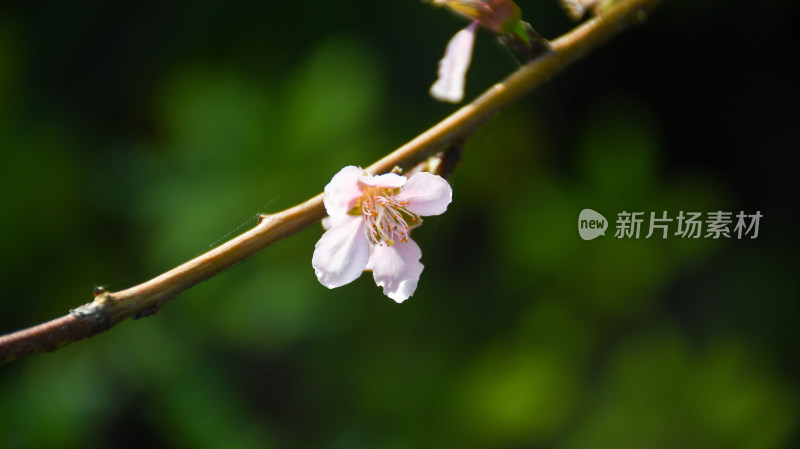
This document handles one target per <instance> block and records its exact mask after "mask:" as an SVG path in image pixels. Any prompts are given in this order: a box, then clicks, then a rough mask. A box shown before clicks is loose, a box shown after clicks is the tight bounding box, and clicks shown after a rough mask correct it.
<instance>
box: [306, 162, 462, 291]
mask: <svg viewBox="0 0 800 449" xmlns="http://www.w3.org/2000/svg"><path fill="white" fill-rule="evenodd" d="M452 197H453V189H452V188H451V187H450V184H448V183H447V181H445V180H444V179H443V178H442V177H440V176H436V175H433V174H430V173H427V172H421V173H416V174H414V175H413V176H411V177H410V178H408V179H406V178H405V177H403V176H400V175H397V174H394V173H389V174H385V175H378V176H373V175H370V174H368V173H367V172H365V171H364V170H362V169H360V168H358V167H354V166H348V167H345V168H343V169H342V170H341V171H339V173H337V174H336V175H335V176H334V177H333V179H331V182H330V183H329V184H328V185H327V186H325V197H324V200H323V201H324V203H325V210H326V211H327V212H328V217H327V218H326V219H325V220H323V226H324V227H325V229H326V230H327V231H326V232H325V234H323V235H322V238H320V239H319V242H317V245H316V246H315V249H314V256H313V258H312V259H311V265H312V266H313V267H314V272H315V273H316V275H317V279H319V282H320V283H321V284H322V285H324V286H326V287H328V288H335V287H340V286H342V285H345V284H349V283H350V282H352V281H354V280H356V279H357V278H358V277H359V276H361V272H363V271H364V270H372V275H373V277H374V278H375V283H376V284H378V286H380V287H383V293H384V294H385V295H386V296H388V297H390V298H392V299H393V300H395V301H397V302H398V303H400V302H403V301H405V300H406V299H408V298H409V297H410V296H411V295H413V294H414V290H416V288H417V282H418V281H419V275H420V274H421V273H422V268H423V265H422V264H421V263H420V262H419V260H420V258H421V257H422V251H421V250H420V249H419V246H418V245H417V244H416V243H415V242H414V241H413V240H411V238H410V233H411V230H412V229H414V228H416V227H417V226H419V225H420V224H421V223H422V219H421V218H420V217H421V216H429V215H439V214H441V213H443V212H444V211H445V210H447V206H448V205H449V204H450V202H451V201H452Z"/></svg>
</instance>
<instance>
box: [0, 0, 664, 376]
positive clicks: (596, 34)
mask: <svg viewBox="0 0 800 449" xmlns="http://www.w3.org/2000/svg"><path fill="white" fill-rule="evenodd" d="M658 3H659V0H620V1H619V2H618V3H617V4H616V6H614V7H611V8H609V9H607V10H603V12H602V16H600V17H595V18H593V19H591V20H589V21H587V22H586V23H584V24H582V25H580V26H578V27H577V28H575V29H574V30H572V31H570V32H569V33H567V34H566V35H564V36H562V37H560V38H558V39H556V40H555V41H553V42H552V47H553V48H552V51H551V52H549V53H547V54H545V55H543V56H541V57H539V58H537V59H536V60H534V61H532V62H530V63H528V64H526V65H524V66H522V67H520V68H519V69H518V70H516V71H515V72H514V73H512V74H511V75H510V76H509V77H508V78H506V79H505V80H504V81H502V82H500V83H498V84H495V85H494V86H492V87H491V88H489V89H488V90H487V91H486V92H484V93H483V94H482V95H481V96H479V97H478V98H477V99H476V100H475V101H473V102H472V103H470V104H468V105H466V106H464V107H462V108H461V109H459V110H457V111H456V112H455V113H453V114H452V115H450V116H449V117H447V118H446V119H444V120H442V121H441V122H439V123H438V124H436V125H435V126H433V127H432V128H430V129H429V130H427V131H425V132H423V133H422V134H420V135H419V136H417V137H416V138H414V139H413V140H411V141H410V142H408V143H407V144H405V145H403V146H402V147H400V148H398V149H397V150H395V151H394V152H392V153H390V154H389V155H387V156H385V157H384V158H382V159H381V160H379V161H377V162H375V163H374V164H372V165H371V166H369V167H368V168H367V170H368V171H370V172H372V173H375V174H377V173H384V172H388V171H390V170H392V169H393V168H394V167H396V166H400V167H403V168H406V169H408V168H410V167H413V166H414V165H416V164H417V163H419V162H421V161H423V160H424V159H425V158H427V157H430V156H431V155H433V154H434V153H436V152H438V151H442V150H444V149H446V148H448V147H449V146H450V145H452V144H460V142H462V141H464V140H465V139H466V138H467V137H468V136H470V135H472V134H473V133H474V132H475V130H476V129H477V128H478V127H479V126H481V125H482V124H484V123H486V122H487V121H488V120H489V119H490V118H492V117H493V116H494V115H495V114H497V113H498V112H499V111H501V110H502V109H504V108H507V107H508V106H509V105H511V104H512V103H514V102H515V101H516V100H518V99H519V98H521V97H523V96H524V95H525V94H527V93H528V92H530V91H531V90H533V89H534V88H536V87H537V86H539V85H541V84H542V83H543V82H545V81H547V80H548V79H549V78H550V77H552V76H553V75H555V74H556V73H558V72H559V71H561V69H563V68H564V67H566V66H567V65H569V64H570V63H572V62H573V61H575V60H577V59H579V58H581V57H582V56H583V55H585V54H586V53H587V52H589V51H590V50H591V49H593V48H595V47H597V46H598V45H600V44H601V43H603V42H605V41H606V40H608V39H609V38H610V37H611V36H613V35H615V34H617V33H618V32H620V31H622V30H623V29H625V28H627V27H628V26H630V25H631V24H634V23H639V22H642V21H643V20H644V18H645V17H646V11H649V10H650V9H652V8H653V7H655V6H656V5H657V4H658ZM324 217H325V208H324V207H323V204H322V194H319V195H317V196H315V197H313V198H311V199H309V200H307V201H305V202H304V203H302V204H299V205H297V206H294V207H292V208H290V209H287V210H284V211H282V212H279V213H276V214H273V215H262V216H260V218H261V220H260V221H259V223H258V224H257V225H256V226H255V227H254V228H253V229H251V230H249V231H247V232H245V233H244V234H241V235H239V236H238V237H235V238H233V239H232V240H229V241H228V242H226V243H224V244H222V245H220V246H219V247H217V248H214V249H212V250H211V251H209V252H207V253H205V254H203V255H201V256H199V257H197V258H195V259H192V260H190V261H188V262H186V263H184V264H183V265H180V266H178V267H176V268H173V269H172V270H170V271H167V272H166V273H164V274H162V275H160V276H158V277H156V278H154V279H151V280H149V281H147V282H144V283H142V284H139V285H136V286H134V287H131V288H129V289H127V290H121V291H118V292H106V291H103V290H99V291H95V298H94V300H93V301H92V302H90V303H88V304H84V305H82V306H80V307H78V308H76V309H73V310H71V311H70V313H69V315H66V316H63V317H60V318H57V319H54V320H51V321H48V322H46V323H43V324H40V325H38V326H34V327H31V328H28V329H24V330H21V331H17V332H13V333H10V334H7V335H4V336H1V337H0V364H2V363H6V362H10V361H12V360H17V359H20V358H23V357H28V356H30V355H33V354H38V353H40V352H45V351H53V350H56V349H59V348H61V347H64V346H66V345H68V344H70V343H72V342H74V341H78V340H82V339H84V338H89V337H91V336H93V335H96V334H97V333H100V332H103V331H105V330H107V329H109V328H111V327H112V326H114V325H115V324H117V323H119V322H120V321H122V320H125V319H127V318H130V317H136V318H139V317H142V316H147V315H150V314H153V313H155V312H157V311H158V310H159V309H160V308H161V306H163V305H164V304H165V303H166V302H167V301H169V300H170V299H172V298H174V297H175V296H176V295H178V294H179V293H180V292H182V291H184V290H186V289H188V288H190V287H192V286H194V285H196V284H198V283H200V282H201V281H204V280H206V279H209V278H211V277H212V276H215V275H216V274H218V273H220V272H221V271H223V270H225V269H226V268H228V267H230V266H232V265H235V264H236V263H238V262H241V261H243V260H245V259H247V258H249V257H250V256H252V255H253V254H255V253H257V252H259V251H261V250H263V249H264V248H266V247H267V246H269V245H271V244H272V243H274V242H276V241H278V240H280V239H283V238H286V237H288V236H290V235H292V234H294V233H296V232H297V231H299V230H301V229H304V228H306V227H308V226H310V225H311V224H313V223H315V222H317V221H319V220H320V219H322V218H324Z"/></svg>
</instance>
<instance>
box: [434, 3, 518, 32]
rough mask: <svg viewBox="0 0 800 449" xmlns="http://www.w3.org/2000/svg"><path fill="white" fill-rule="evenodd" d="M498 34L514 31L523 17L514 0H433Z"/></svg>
mask: <svg viewBox="0 0 800 449" xmlns="http://www.w3.org/2000/svg"><path fill="white" fill-rule="evenodd" d="M433 4H434V5H435V6H446V7H448V8H450V9H451V10H453V11H455V12H456V13H458V14H460V15H462V16H464V17H466V18H468V19H470V20H474V21H476V22H478V23H480V24H481V26H483V27H484V28H486V29H488V30H491V31H493V32H495V33H498V34H505V33H509V32H511V31H512V29H513V28H514V27H515V26H517V25H518V23H519V22H520V20H521V19H522V12H521V11H520V9H519V6H517V4H516V3H514V2H513V1H512V0H433Z"/></svg>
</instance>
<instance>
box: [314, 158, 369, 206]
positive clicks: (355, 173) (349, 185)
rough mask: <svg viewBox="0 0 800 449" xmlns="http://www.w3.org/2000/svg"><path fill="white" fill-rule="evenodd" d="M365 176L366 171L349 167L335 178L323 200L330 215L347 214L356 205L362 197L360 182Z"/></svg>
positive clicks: (327, 187)
mask: <svg viewBox="0 0 800 449" xmlns="http://www.w3.org/2000/svg"><path fill="white" fill-rule="evenodd" d="M363 174H364V170H362V169H360V168H358V167H355V166H353V165H349V166H347V167H345V168H343V169H341V170H339V173H336V174H335V175H334V176H333V178H332V179H331V182H329V183H328V185H326V186H325V196H324V197H323V200H322V201H323V203H325V210H326V211H327V212H328V215H344V214H347V213H348V212H350V209H352V208H353V207H354V206H355V205H356V201H358V198H360V197H361V186H360V185H359V184H358V181H359V178H360V177H361V176H362V175H363Z"/></svg>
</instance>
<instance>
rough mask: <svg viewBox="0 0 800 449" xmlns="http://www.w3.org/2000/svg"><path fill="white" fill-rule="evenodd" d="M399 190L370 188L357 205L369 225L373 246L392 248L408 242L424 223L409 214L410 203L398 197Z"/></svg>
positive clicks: (369, 237) (368, 231)
mask: <svg viewBox="0 0 800 449" xmlns="http://www.w3.org/2000/svg"><path fill="white" fill-rule="evenodd" d="M398 191H399V189H387V188H382V187H369V188H367V189H365V190H364V194H363V195H362V196H361V199H360V200H359V202H358V203H357V204H356V210H355V212H356V213H358V212H359V207H360V212H361V215H362V216H363V217H364V221H366V223H367V228H366V231H367V238H368V239H369V241H370V243H371V244H373V245H383V244H386V245H388V246H392V245H394V244H395V243H398V242H407V241H408V236H409V234H410V233H411V230H412V229H414V228H416V227H417V226H419V225H420V224H422V219H420V217H419V215H417V214H415V213H413V212H411V211H409V210H408V209H407V208H406V206H407V205H408V201H402V200H398V199H396V198H395V194H396V193H397V192H398Z"/></svg>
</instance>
